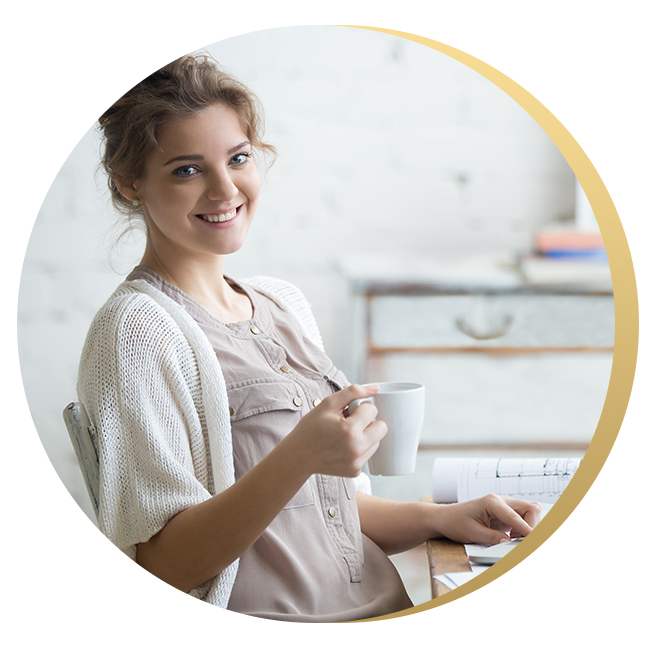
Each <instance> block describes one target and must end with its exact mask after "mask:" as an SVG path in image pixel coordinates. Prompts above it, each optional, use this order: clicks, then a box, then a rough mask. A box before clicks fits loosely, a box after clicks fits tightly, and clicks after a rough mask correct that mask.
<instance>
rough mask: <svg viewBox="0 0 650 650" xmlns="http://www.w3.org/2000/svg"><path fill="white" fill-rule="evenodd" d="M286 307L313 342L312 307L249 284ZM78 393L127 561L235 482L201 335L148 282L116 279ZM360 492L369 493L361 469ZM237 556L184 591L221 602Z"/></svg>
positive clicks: (218, 390)
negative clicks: (188, 512) (92, 432)
mask: <svg viewBox="0 0 650 650" xmlns="http://www.w3.org/2000/svg"><path fill="white" fill-rule="evenodd" d="M246 283H247V284H249V285H251V286H253V287H254V288H256V289H257V290H258V291H260V292H261V293H263V294H265V295H266V296H268V297H269V298H271V299H272V300H274V301H275V302H276V303H277V304H278V305H279V306H280V307H282V308H283V309H285V310H286V311H288V312H289V313H290V314H292V315H293V316H294V317H295V319H296V321H297V323H298V325H299V327H300V329H301V330H302V331H303V333H304V334H305V335H306V336H307V337H309V338H310V339H311V340H312V341H313V342H314V343H315V344H316V345H317V346H318V347H319V348H321V349H323V342H322V339H321V336H320V332H319V330H318V326H317V324H316V321H315V319H314V316H313V314H312V312H311V309H310V307H309V304H308V303H307V301H306V300H305V298H304V296H303V295H302V293H301V292H300V291H299V290H298V289H297V288H296V287H294V286H293V285H291V284H289V283H288V282H284V281H281V280H276V279H273V278H268V277H262V276H259V277H255V278H252V279H249V280H247V281H246ZM77 392H78V395H79V399H80V400H81V402H82V403H83V404H84V405H85V407H86V410H87V411H88V414H89V417H90V421H91V422H92V423H93V424H94V425H95V427H96V429H97V433H98V454H99V463H100V486H99V513H98V524H99V527H100V529H101V530H102V531H103V532H104V534H106V535H107V537H108V538H109V539H110V540H111V541H112V542H113V543H114V544H115V545H116V546H118V547H119V548H120V549H121V550H123V551H124V552H125V553H126V554H127V555H128V556H129V557H130V558H132V559H135V557H136V545H137V544H139V543H141V542H145V541H147V540H148V539H150V538H151V537H152V536H153V535H155V534H156V533H157V532H159V531H160V530H161V529H162V528H163V527H164V526H165V525H166V524H167V522H168V521H169V520H170V519H172V517H174V516H175V515H176V514H178V513H179V512H181V511H182V510H185V509H186V508H188V507H191V506H193V505H196V504H198V503H201V502H202V501H205V500H206V499H209V498H210V497H211V496H213V495H215V494H218V493H219V492H222V491H223V490H225V489H226V488H228V487H230V486H231V485H232V484H233V483H234V481H235V474H234V466H233V451H232V438H231V429H230V417H229V413H228V397H227V393H226V384H225V382H224V378H223V373H222V371H221V367H220V366H219V362H218V360H217V356H216V354H215V352H214V350H213V349H212V347H211V345H210V343H209V341H208V339H207V337H206V336H205V334H204V333H203V331H202V330H201V328H200V327H199V326H198V324H197V323H196V322H195V321H194V319H193V318H192V317H191V316H190V315H189V314H188V313H187V311H186V310H185V309H184V308H183V307H182V306H181V305H179V304H178V303H177V302H175V301H174V300H172V299H171V298H170V297H168V296H167V295H165V294H164V293H162V292H161V291H159V290H158V289H156V288H155V287H153V286H151V285H150V284H149V283H148V282H146V281H145V280H131V281H127V282H124V283H122V284H121V285H120V286H119V287H118V288H117V290H116V291H115V292H114V293H113V295H112V296H111V297H110V298H109V299H108V301H107V302H106V304H105V305H104V306H103V307H102V308H101V309H100V311H99V312H98V313H97V315H96V316H95V319H94V320H93V322H92V325H91V327H90V330H89V332H88V336H87V338H86V342H85V345H84V349H83V352H82V357H81V363H80V367H79V380H78V385H77ZM356 483H357V490H358V491H362V492H366V493H369V492H370V481H369V479H368V477H367V476H366V475H365V474H361V476H360V477H359V478H358V479H357V480H356ZM237 566H238V561H235V562H234V563H233V564H231V565H230V566H228V567H227V568H226V569H224V570H223V571H222V572H221V573H220V574H219V575H218V576H216V577H215V578H214V579H212V580H209V581H208V582H207V583H205V584H204V585H201V586H200V587H198V588H196V589H193V590H192V591H191V592H190V594H191V595H193V596H195V597H197V598H201V599H204V600H206V601H207V602H210V603H212V604H214V605H218V606H220V607H226V606H227V604H228V600H229V598H230V593H231V591H232V587H233V584H234V582H235V576H236V573H237Z"/></svg>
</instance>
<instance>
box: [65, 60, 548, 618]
mask: <svg viewBox="0 0 650 650" xmlns="http://www.w3.org/2000/svg"><path fill="white" fill-rule="evenodd" d="M259 115H260V113H259V111H258V109H257V102H256V100H255V99H254V97H253V95H252V94H251V93H250V91H248V90H247V89H246V88H245V86H243V85H242V84H240V83H239V82H237V81H236V80H234V79H233V78H232V77H230V76H229V75H226V74H225V73H224V72H223V71H222V70H220V68H219V67H218V66H217V65H216V64H215V63H214V62H213V61H211V60H210V59H208V58H206V57H191V56H187V57H182V58H181V59H179V60H178V61H175V62H173V63H171V64H169V65H168V66H166V67H164V68H162V69H161V70H159V71H158V72H156V73H154V74H153V75H151V76H150V77H148V78H147V79H145V80H144V81H143V82H142V83H141V84H139V85H137V86H135V87H134V88H133V89H131V90H130V91H129V92H128V93H127V94H126V95H125V96H124V97H123V98H121V99H120V100H119V101H118V102H117V103H116V104H115V105H114V106H113V107H111V108H110V109H109V110H108V111H106V113H105V114H104V115H103V116H102V117H101V118H100V125H101V127H102V130H103V134H104V137H105V156H104V166H105V169H106V173H107V175H108V178H109V187H110V189H111V192H112V197H113V201H114V204H115V205H116V207H117V208H118V209H120V210H121V211H122V212H126V213H127V214H128V215H129V216H131V217H133V216H137V217H138V218H143V219H144V221H145V224H146V229H147V243H146V248H145V253H144V256H143V258H142V260H141V262H140V264H139V265H138V266H137V267H136V268H135V269H134V270H133V271H132V273H131V274H130V275H129V276H128V277H127V279H126V281H125V282H124V283H123V284H122V285H120V286H119V287H118V289H117V290H116V291H115V293H114V294H113V295H112V296H111V297H110V298H109V299H108V301H107V302H106V304H105V305H104V306H103V307H102V308H101V309H100V311H99V313H98V314H97V316H96V317H95V319H94V320H93V323H92V325H91V327H90V331H89V333H88V336H87V339H86V343H85V346H84V350H83V353H82V358H81V363H80V367H79V381H78V393H79V398H80V400H81V402H82V403H83V404H84V405H85V406H86V408H87V411H88V414H89V417H90V419H91V421H92V423H93V424H94V426H95V429H96V431H97V437H98V441H97V445H98V456H99V466H100V472H99V480H100V488H99V494H100V498H99V512H98V524H99V526H100V528H101V530H102V531H103V532H104V533H105V534H106V535H107V536H108V537H109V538H110V539H111V541H113V543H114V544H116V545H117V546H118V547H119V548H120V549H121V550H122V551H124V553H126V554H127V555H128V556H129V557H130V558H131V559H133V560H135V561H137V562H138V563H139V564H140V565H142V566H143V567H145V568H146V569H147V570H149V571H150V572H151V573H152V574H154V575H156V576H158V577H159V578H160V579H162V580H164V581H165V582H167V583H169V584H170V585H172V586H174V587H176V588H178V589H181V590H183V591H186V592H188V593H190V594H191V595H193V596H195V597H197V598H201V599H203V600H206V601H207V602H209V603H212V604H214V605H219V606H222V607H228V608H229V609H231V610H234V611H237V612H242V613H246V614H251V615H255V616H260V617H265V618H272V619H278V620H287V621H318V622H324V621H341V620H355V619H364V618H371V617H375V616H382V615H385V614H389V613H393V612H398V611H402V610H405V609H407V608H409V607H410V606H411V604H412V603H411V601H410V599H409V597H408V596H407V594H406V591H405V589H404V586H403V585H402V582H401V580H400V578H399V575H398V574H397V571H396V570H395V568H394V566H393V565H392V563H391V562H390V560H389V559H388V557H387V554H389V553H397V552H400V551H404V550H407V549H409V548H412V547H414V546H417V545H419V544H421V543H422V542H424V541H425V540H427V539H429V538H432V537H438V536H447V537H450V538H452V539H455V540H458V541H474V542H490V543H497V542H499V541H506V540H508V539H509V538H510V536H511V535H514V536H520V535H527V534H528V533H529V532H530V530H531V528H532V526H534V525H535V524H536V523H537V521H538V520H539V514H540V509H539V506H538V505H537V504H534V503H529V502H524V501H518V500H515V499H509V498H500V497H496V496H494V495H490V496H489V497H486V498H483V499H479V500H475V501H469V502H466V503H463V504H454V505H446V506H439V505H434V504H425V503H394V502H390V501H386V500H383V499H378V498H376V497H373V496H372V495H371V494H370V493H369V482H368V480H367V477H365V475H364V474H362V468H363V466H364V464H365V463H366V461H367V460H368V459H369V458H370V456H372V454H373V453H374V452H375V451H376V450H377V447H378V445H379V442H380V440H381V439H382V437H383V436H384V435H385V433H386V425H385V424H384V423H383V422H381V421H379V420H375V417H376V415H377V409H376V408H375V407H374V405H372V404H369V403H363V404H361V405H360V406H359V408H357V409H356V410H355V411H354V413H353V414H352V415H348V409H347V406H348V404H349V403H350V402H351V401H352V400H354V399H358V398H363V397H369V396H372V395H374V394H375V393H376V392H377V387H376V386H375V387H362V386H357V385H352V386H349V385H347V384H348V381H347V379H346V378H345V376H344V375H343V373H341V372H340V371H339V370H337V368H335V367H334V365H333V363H332V361H331V360H330V359H329V358H328V356H327V355H326V354H325V352H324V350H323V346H322V340H321V337H320V334H319V331H318V327H317V325H316V322H315V320H314V317H313V315H312V314H311V311H310V308H309V306H308V303H307V301H306V300H305V298H304V297H303V295H302V294H301V293H300V292H299V291H298V289H296V288H295V287H294V286H292V285H290V284H288V283H286V282H282V281H280V280H275V279H272V278H268V277H257V278H253V279H250V280H248V281H242V282H237V281H235V280H233V279H231V278H229V277H227V276H225V275H224V263H225V260H226V258H227V256H228V255H229V254H231V253H234V252H235V251H237V250H239V248H240V247H241V246H242V245H243V244H244V241H245V239H246V235H247V233H248V230H249V228H250V226H251V222H252V220H253V217H254V215H255V211H256V208H257V205H258V200H259V194H260V178H259V174H258V171H257V167H256V164H255V159H254V157H255V156H256V155H257V154H258V153H263V152H265V151H266V152H273V149H272V147H270V146H269V145H265V144H264V143H263V142H262V141H261V136H260V132H261V128H260V127H261V119H260V117H259Z"/></svg>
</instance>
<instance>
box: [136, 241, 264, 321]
mask: <svg viewBox="0 0 650 650" xmlns="http://www.w3.org/2000/svg"><path fill="white" fill-rule="evenodd" d="M140 266H144V267H146V268H148V269H151V270H152V271H154V272H155V273H157V274H158V275H159V276H160V277H161V278H162V279H163V280H165V281H167V282H169V283H170V284H173V285H174V286H175V287H178V288H179V289H180V290H181V291H183V292H184V293H186V294H187V295H188V296H190V298H193V299H194V300H196V302H198V303H199V305H201V306H202V307H203V308H204V309H206V310H207V311H208V312H209V313H210V314H211V315H212V316H214V317H215V318H216V319H218V320H220V321H222V322H224V323H234V322H239V321H243V320H249V319H250V318H252V316H253V306H252V304H251V301H250V299H249V298H248V296H246V295H245V294H241V293H239V292H237V291H235V290H234V289H233V288H232V287H231V286H230V284H228V282H226V280H225V278H224V277H223V268H224V258H223V256H221V255H210V256H205V257H202V258H188V257H187V256H174V255H166V256H165V257H164V258H163V256H161V255H160V254H159V253H158V252H157V251H156V250H155V249H154V248H153V247H152V246H150V245H149V244H148V245H147V247H146V248H145V252H144V255H143V257H142V260H141V261H140Z"/></svg>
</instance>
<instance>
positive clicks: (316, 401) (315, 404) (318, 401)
mask: <svg viewBox="0 0 650 650" xmlns="http://www.w3.org/2000/svg"><path fill="white" fill-rule="evenodd" d="M320 403H321V400H319V399H318V398H316V399H315V400H314V401H313V402H312V404H313V405H314V406H318V405H319V404H320Z"/></svg>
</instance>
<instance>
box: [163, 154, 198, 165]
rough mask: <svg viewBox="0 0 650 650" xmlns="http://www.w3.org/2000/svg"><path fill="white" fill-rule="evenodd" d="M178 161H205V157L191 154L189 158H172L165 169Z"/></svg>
mask: <svg viewBox="0 0 650 650" xmlns="http://www.w3.org/2000/svg"><path fill="white" fill-rule="evenodd" d="M177 160H203V156H202V155H201V154H189V155H187V156H174V158H170V159H169V160H168V161H167V162H166V163H165V164H164V165H163V167H167V165H171V164H172V163H173V162H176V161H177Z"/></svg>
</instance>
